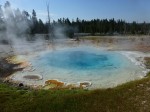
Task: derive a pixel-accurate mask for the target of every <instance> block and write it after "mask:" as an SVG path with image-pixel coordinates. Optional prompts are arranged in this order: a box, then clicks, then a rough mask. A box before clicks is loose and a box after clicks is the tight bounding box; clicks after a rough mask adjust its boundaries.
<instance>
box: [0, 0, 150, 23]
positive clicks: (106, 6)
mask: <svg viewBox="0 0 150 112" xmlns="http://www.w3.org/2000/svg"><path fill="white" fill-rule="evenodd" d="M5 1H6V0H0V4H1V5H3V4H4V3H5ZM8 1H10V3H11V4H12V7H13V8H19V9H21V10H23V9H25V10H27V11H28V12H30V13H31V12H32V9H35V10H36V12H37V16H38V17H39V18H41V19H42V20H43V21H46V19H47V13H46V2H47V1H49V2H50V13H51V16H52V18H53V19H55V20H57V19H58V18H61V17H65V18H67V17H68V18H69V19H70V20H72V19H76V18H77V17H79V18H80V19H86V20H90V19H96V18H99V19H105V18H108V19H111V18H115V19H123V20H126V21H128V22H131V21H137V22H143V21H146V22H150V0H8Z"/></svg>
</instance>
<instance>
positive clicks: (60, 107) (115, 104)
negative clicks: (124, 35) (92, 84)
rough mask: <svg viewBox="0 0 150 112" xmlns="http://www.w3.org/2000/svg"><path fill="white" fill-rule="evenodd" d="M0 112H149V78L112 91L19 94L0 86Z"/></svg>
mask: <svg viewBox="0 0 150 112" xmlns="http://www.w3.org/2000/svg"><path fill="white" fill-rule="evenodd" d="M0 109H1V110H0V112H149V110H150V77H146V78H144V79H142V80H137V81H132V82H129V83H126V84H123V85H120V86H118V87H116V88H112V89H99V90H93V91H87V90H21V89H17V88H14V87H10V86H7V85H5V84H0Z"/></svg>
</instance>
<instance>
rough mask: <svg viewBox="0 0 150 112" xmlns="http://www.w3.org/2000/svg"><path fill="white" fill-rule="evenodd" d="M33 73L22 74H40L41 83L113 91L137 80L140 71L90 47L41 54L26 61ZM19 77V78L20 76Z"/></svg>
mask: <svg viewBox="0 0 150 112" xmlns="http://www.w3.org/2000/svg"><path fill="white" fill-rule="evenodd" d="M29 61H30V62H31V63H32V65H33V67H34V68H35V69H36V70H35V71H33V72H32V73H31V72H25V73H22V75H24V74H41V75H43V81H38V82H34V83H44V81H46V80H48V79H59V80H61V81H64V82H67V83H69V82H70V83H77V82H82V81H90V82H92V87H91V88H100V87H113V86H116V85H118V84H120V83H123V82H126V81H129V80H134V79H137V78H139V76H141V74H143V73H142V69H141V68H140V67H138V66H135V65H134V63H132V62H131V61H130V60H129V59H127V58H126V57H125V56H123V55H122V54H120V53H119V52H115V51H104V50H99V49H97V48H92V47H86V48H85V47H76V48H65V49H61V50H55V51H47V52H42V53H40V54H39V55H37V56H35V57H32V58H30V59H29ZM20 76H21V75H20Z"/></svg>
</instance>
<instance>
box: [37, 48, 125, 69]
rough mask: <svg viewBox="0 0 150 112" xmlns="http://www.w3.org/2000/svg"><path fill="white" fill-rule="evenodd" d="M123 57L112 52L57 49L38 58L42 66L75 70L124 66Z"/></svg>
mask: <svg viewBox="0 0 150 112" xmlns="http://www.w3.org/2000/svg"><path fill="white" fill-rule="evenodd" d="M122 61H123V58H122V56H121V55H120V54H117V53H112V52H107V53H106V52H104V51H103V52H102V51H101V52H99V53H98V54H95V53H90V52H88V51H78V50H77V51H55V52H50V53H47V54H45V55H43V56H41V57H39V58H37V59H36V61H35V62H36V64H39V65H41V66H49V67H58V68H63V69H74V70H92V69H101V70H102V69H116V68H118V67H121V66H122V63H121V62H122Z"/></svg>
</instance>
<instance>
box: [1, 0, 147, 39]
mask: <svg viewBox="0 0 150 112" xmlns="http://www.w3.org/2000/svg"><path fill="white" fill-rule="evenodd" d="M49 25H50V26H51V27H50V28H51V29H49ZM8 26H9V27H12V29H13V31H14V32H15V31H16V34H17V35H21V34H22V33H25V34H31V35H34V34H49V32H53V31H54V30H55V28H56V27H62V28H63V29H64V30H63V33H64V34H65V35H66V36H68V37H70V38H72V37H74V34H75V33H76V34H79V33H84V34H86V33H88V34H90V35H123V34H125V35H126V34H143V35H148V34H149V33H150V23H146V22H143V23H137V22H136V21H133V22H132V23H128V22H126V21H125V20H121V19H120V20H115V19H114V18H112V19H92V20H80V19H79V18H76V20H71V21H70V20H69V18H60V19H58V20H53V21H51V23H49V22H48V21H47V22H43V21H42V20H41V19H38V18H37V14H36V11H35V10H34V9H33V11H32V14H29V13H28V12H27V11H25V10H24V11H20V9H16V10H14V9H12V8H11V4H10V3H9V2H8V1H6V3H5V4H4V6H3V7H2V6H0V31H6V30H7V29H10V28H8ZM14 28H15V29H14ZM49 30H50V31H49Z"/></svg>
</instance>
